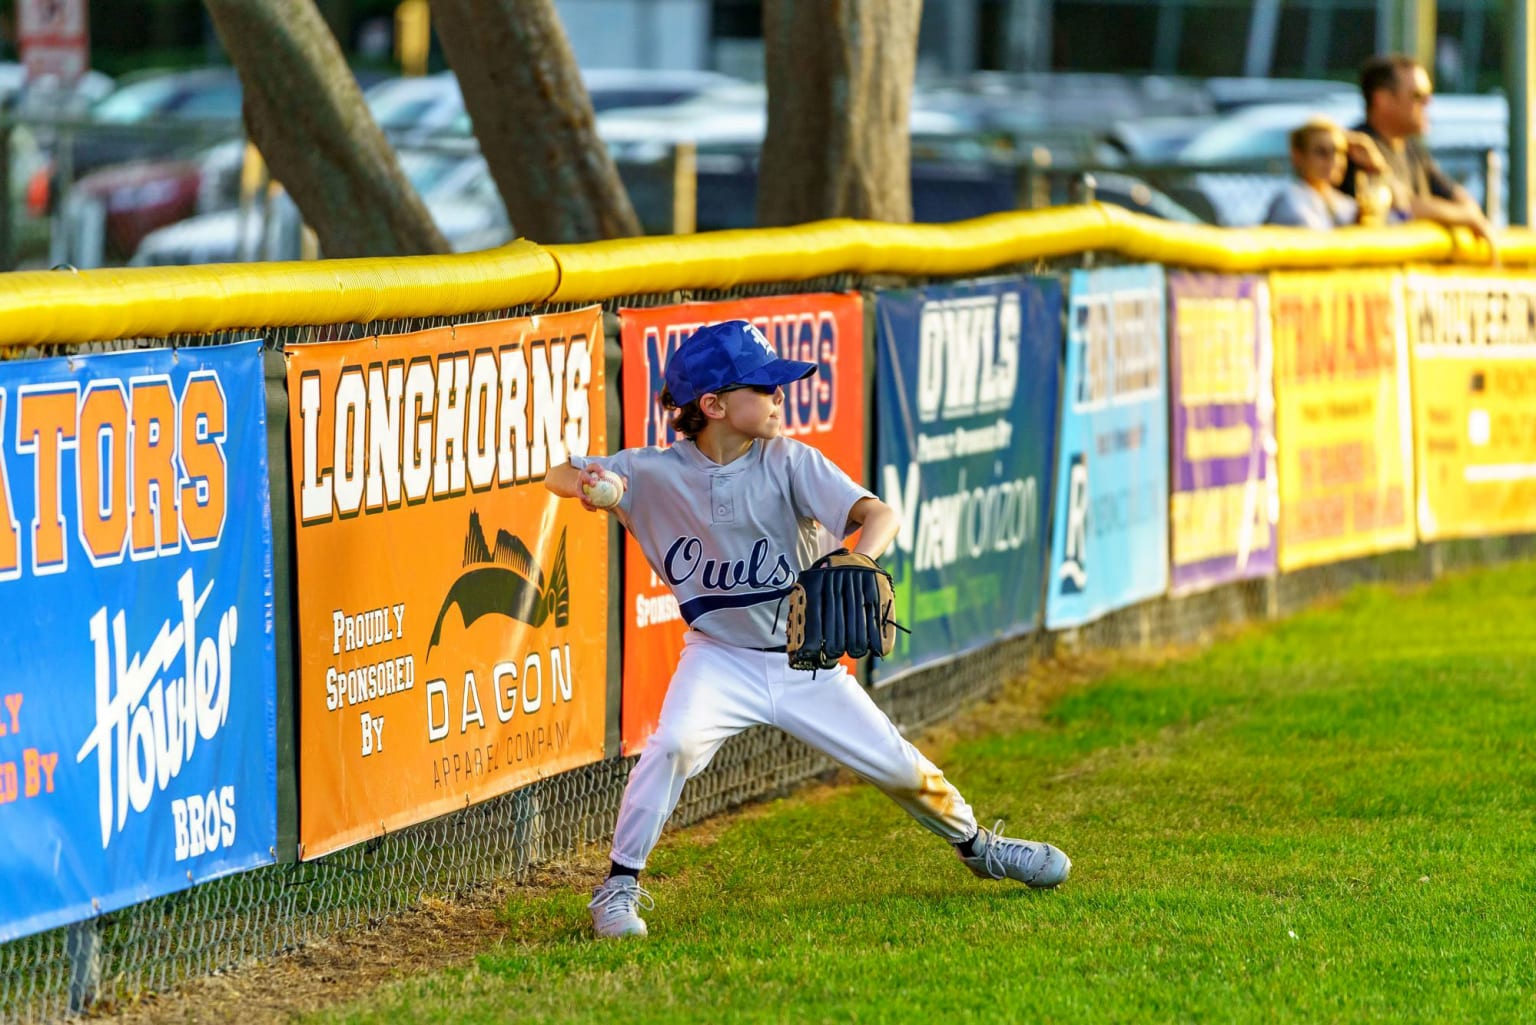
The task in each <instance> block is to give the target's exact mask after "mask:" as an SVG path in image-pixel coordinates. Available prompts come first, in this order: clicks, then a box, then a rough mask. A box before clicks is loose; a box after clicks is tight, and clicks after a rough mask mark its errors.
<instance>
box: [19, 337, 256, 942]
mask: <svg viewBox="0 0 1536 1025" xmlns="http://www.w3.org/2000/svg"><path fill="white" fill-rule="evenodd" d="M265 424H266V411H265V404H264V386H263V381H262V362H261V346H260V343H258V342H245V343H241V344H238V345H227V346H219V347H209V348H191V349H181V350H178V351H171V350H156V351H136V352H123V353H109V354H100V355H82V356H74V357H70V358H68V359H50V360H39V361H29V362H22V361H18V362H11V363H0V608H4V609H5V615H4V617H3V618H0V650H3V651H5V652H6V671H5V673H4V675H3V678H0V942H4V941H6V940H10V939H13V938H15V937H17V936H23V935H26V934H29V933H34V932H38V931H41V930H44V929H49V928H53V927H55V926H59V925H63V924H66V923H69V922H74V921H78V920H80V919H84V918H89V917H91V916H93V915H96V914H99V913H102V912H107V911H112V910H114V909H117V908H122V907H126V906H128V905H130V904H135V903H138V902H140V901H143V900H146V899H148V898H150V897H154V896H158V895H160V894H164V893H168V892H171V891H173V890H180V889H184V888H185V887H187V886H189V885H192V884H194V883H197V882H201V881H204V880H208V879H212V878H215V877H217V876H221V875H226V874H228V873H231V872H237V871H240V870H242V869H247V868H251V867H252V866H255V865H260V864H265V863H268V862H271V861H273V860H274V850H273V849H274V847H275V845H276V843H277V787H276V743H275V741H276V728H275V721H276V693H277V684H276V679H275V664H274V656H273V632H272V630H273V624H272V615H273V612H272V529H271V520H270V516H269V510H268V493H269V488H268V483H267V437H266V426H265Z"/></svg>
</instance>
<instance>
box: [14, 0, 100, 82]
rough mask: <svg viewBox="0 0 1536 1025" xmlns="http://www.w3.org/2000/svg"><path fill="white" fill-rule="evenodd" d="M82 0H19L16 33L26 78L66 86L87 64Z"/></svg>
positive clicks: (88, 53) (87, 37)
mask: <svg viewBox="0 0 1536 1025" xmlns="http://www.w3.org/2000/svg"><path fill="white" fill-rule="evenodd" d="M85 4H86V0H20V3H18V4H17V12H16V14H17V18H16V35H17V43H18V44H19V47H18V48H19V49H20V50H21V63H22V64H23V65H24V66H25V67H26V69H27V81H28V82H36V81H39V80H41V79H44V78H51V79H53V80H55V81H56V82H57V83H58V85H60V86H62V87H65V88H68V87H69V86H72V85H74V84H75V82H77V81H79V79H80V76H81V75H84V74H85V72H86V69H87V68H88V67H90V56H91V43H90V34H89V32H88V31H87V24H88V23H87V20H86V13H85Z"/></svg>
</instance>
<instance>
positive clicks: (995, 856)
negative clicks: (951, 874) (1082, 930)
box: [955, 819, 1072, 889]
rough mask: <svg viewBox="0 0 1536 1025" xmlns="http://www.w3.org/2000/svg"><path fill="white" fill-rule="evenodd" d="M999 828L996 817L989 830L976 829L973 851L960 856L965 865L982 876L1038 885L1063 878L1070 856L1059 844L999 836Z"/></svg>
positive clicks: (1000, 828)
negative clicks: (966, 855)
mask: <svg viewBox="0 0 1536 1025" xmlns="http://www.w3.org/2000/svg"><path fill="white" fill-rule="evenodd" d="M1002 829H1003V823H1002V820H1001V819H999V820H998V821H997V823H996V824H995V825H993V827H992V828H991V829H990V830H986V829H978V830H977V831H976V846H975V848H974V850H975V851H976V853H975V854H974V855H973V856H972V857H969V858H967V857H965V856H964V855H962V856H961V858H960V860H961V861H963V862H965V867H966V868H968V869H970V870H971V871H972V872H973V873H975V874H976V875H978V876H980V877H981V878H982V879H1016V880H1018V881H1019V882H1021V883H1023V884H1024V885H1025V886H1033V887H1036V888H1039V889H1045V888H1048V887H1051V886H1056V885H1058V884H1060V883H1062V882H1064V881H1065V880H1066V878H1067V875H1068V873H1070V872H1071V871H1072V859H1071V858H1069V857H1067V855H1066V853H1065V852H1063V851H1062V850H1061V849H1060V848H1059V847H1052V846H1051V845H1050V844H1048V843H1040V842H1039V841H1037V840H1015V839H1013V838H1012V837H1007V836H1003V835H1002ZM955 853H957V854H958V853H959V851H958V850H957V851H956V852H955Z"/></svg>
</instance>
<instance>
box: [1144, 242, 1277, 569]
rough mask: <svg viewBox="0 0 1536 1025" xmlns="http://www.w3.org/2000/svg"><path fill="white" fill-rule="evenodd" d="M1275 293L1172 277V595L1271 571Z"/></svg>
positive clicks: (1242, 282) (1214, 279) (1243, 281)
mask: <svg viewBox="0 0 1536 1025" xmlns="http://www.w3.org/2000/svg"><path fill="white" fill-rule="evenodd" d="M1272 364H1273V356H1272V352H1271V349H1270V344H1269V285H1268V283H1267V282H1265V280H1264V279H1263V278H1260V277H1229V276H1224V275H1217V274H1190V273H1183V272H1175V273H1173V274H1170V275H1169V276H1168V367H1169V374H1168V393H1169V405H1170V410H1171V413H1172V416H1171V420H1172V432H1173V433H1172V436H1171V437H1170V438H1169V445H1170V446H1171V447H1172V450H1173V464H1172V465H1173V471H1172V478H1171V480H1170V481H1169V485H1170V487H1171V489H1172V492H1173V494H1172V502H1171V508H1170V514H1169V515H1170V530H1169V533H1170V543H1171V547H1172V558H1171V581H1170V583H1171V585H1172V590H1173V591H1174V593H1187V592H1190V591H1195V590H1199V589H1200V588H1204V587H1213V586H1215V585H1217V584H1222V583H1226V582H1227V581H1229V580H1241V579H1244V578H1248V577H1260V576H1264V575H1266V574H1268V573H1273V572H1274V569H1275V518H1276V516H1277V515H1278V513H1279V507H1280V492H1279V483H1278V480H1277V473H1276V468H1275V393H1274V375H1273V370H1272Z"/></svg>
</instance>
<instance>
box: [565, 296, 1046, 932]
mask: <svg viewBox="0 0 1536 1025" xmlns="http://www.w3.org/2000/svg"><path fill="white" fill-rule="evenodd" d="M815 372H816V365H815V364H814V363H802V362H797V361H794V360H787V359H781V358H780V357H779V355H778V354H777V353H776V352H775V351H774V349H773V347H772V345H770V344H769V342H768V340H767V339H766V338H765V337H764V336H763V334H762V332H761V331H759V330H758V329H757V328H755V327H754V326H752V325H751V324H749V323H747V322H746V321H741V320H737V321H729V322H726V323H723V324H715V325H711V326H709V327H705V328H702V329H700V330H699V331H697V332H696V333H694V334H693V335H692V336H691V337H689V338H688V339H687V340H686V341H684V342H683V344H682V345H680V346H679V347H678V349H677V352H676V354H675V355H674V356H673V357H672V359H671V360H670V361H669V362H668V363H667V368H666V379H665V380H666V387H665V389H664V390H663V391H662V393H661V401H662V404H663V406H665V407H666V408H668V409H670V410H674V411H675V412H674V419H673V424H674V426H675V427H676V428H677V431H678V433H679V434H681V435H683V437H682V438H679V439H678V441H677V443H676V444H674V445H672V446H671V447H670V448H666V449H661V448H632V449H625V450H623V451H621V452H619V453H617V454H616V455H612V456H607V457H603V458H581V457H577V458H573V459H572V460H571V461H570V462H569V463H566V464H564V465H562V466H558V467H555V468H554V469H552V470H551V471H550V473H549V475H548V477H547V478H546V480H545V483H546V485H547V486H548V488H549V489H550V490H551V491H553V492H554V493H555V494H557V495H561V496H564V497H566V498H579V499H581V501H582V503H583V504H584V505H585V506H587V507H588V508H595V507H596V506H595V505H594V502H596V503H598V504H606V503H608V502H613V503H614V504H613V505H612V506H611V507H610V508H611V511H612V512H613V513H614V514H615V515H616V516H618V517H619V521H620V522H621V523H623V524H624V526H625V528H626V529H627V530H628V531H629V532H630V533H631V534H632V535H634V537H635V540H636V541H638V542H639V544H640V548H641V550H642V551H643V552H644V553H645V557H646V560H647V561H648V562H649V563H650V565H651V567H652V569H654V570H655V571H656V573H657V574H658V575H660V576H661V577H662V578H663V579H665V580H666V581H667V583H668V585H669V586H670V588H671V590H672V593H673V594H674V595H675V596H676V597H677V601H678V607H679V609H680V611H681V613H682V616H683V619H684V620H685V621H686V622H687V624H688V633H687V635H686V637H685V638H684V648H683V653H682V656H681V658H680V659H679V660H678V664H677V669H676V671H675V672H674V673H673V675H672V681H671V683H670V685H669V688H668V690H667V696H666V699H665V701H664V702H663V704H662V709H661V719H660V722H659V724H658V726H657V729H656V733H655V734H654V735H653V736H652V737H651V739H650V742H649V743H648V744H647V745H646V748H645V750H644V752H643V753H642V754H641V756H640V760H639V762H638V763H637V764H636V765H635V767H634V769H633V771H632V772H631V773H630V775H629V783H628V785H627V786H626V787H625V790H624V797H623V800H622V802H621V804H620V806H619V817H618V823H617V825H616V827H615V829H614V837H613V853H612V869H611V871H610V874H609V876H608V878H607V880H606V881H604V882H603V883H602V885H600V886H598V887H597V888H596V890H595V891H594V892H593V896H592V902H591V904H590V905H589V908H590V910H591V912H592V928H593V930H594V931H595V932H596V934H597V935H598V936H601V937H619V936H644V935H645V934H646V925H645V921H644V920H643V919H642V918H641V917H640V911H641V910H642V909H644V910H650V909H651V908H652V907H653V906H654V905H653V902H652V900H651V896H650V894H649V893H647V892H646V891H645V890H644V889H642V888H641V887H640V885H639V882H638V877H639V873H640V870H641V869H643V868H644V867H645V862H646V857H647V856H648V855H649V854H650V852H651V848H653V847H654V846H655V845H656V842H657V840H658V838H659V837H660V836H661V829H662V826H663V825H664V824H665V823H666V821H667V819H668V817H669V816H670V815H671V814H672V810H673V809H674V808H675V807H676V806H677V801H678V797H679V796H680V795H681V794H682V790H683V784H684V782H686V781H687V780H688V779H689V778H690V777H692V776H694V775H696V774H697V773H699V772H701V771H702V770H703V769H704V767H705V766H706V765H708V764H709V761H710V759H711V758H712V757H713V756H714V754H715V752H716V751H718V750H719V749H720V746H721V744H723V743H724V742H725V741H726V740H727V739H728V738H730V737H731V736H733V735H735V734H737V733H740V732H741V731H743V730H745V729H747V728H749V727H751V726H756V725H759V724H769V725H772V726H776V727H778V728H779V729H781V730H784V731H785V732H786V733H788V734H790V735H791V736H794V737H797V738H799V739H800V740H802V741H804V742H805V743H807V744H809V745H810V746H811V747H813V748H815V749H816V750H818V751H821V752H823V753H825V754H827V755H829V756H831V757H832V758H834V759H836V760H837V761H838V762H839V763H841V764H842V765H845V766H847V767H848V768H849V769H850V770H852V771H853V772H854V773H855V774H857V775H858V776H860V777H861V778H863V779H865V780H868V781H869V782H871V783H873V784H874V785H875V786H877V787H879V788H880V789H881V790H882V791H884V792H885V793H886V794H887V795H889V796H890V797H891V798H892V799H893V800H894V801H895V802H896V803H897V804H899V805H900V806H901V807H902V808H903V809H904V810H905V811H906V812H907V813H908V814H909V815H911V816H912V817H913V818H914V819H916V820H917V821H918V823H919V824H920V825H922V826H923V827H924V828H926V829H928V830H930V831H931V832H934V833H937V834H938V835H939V836H941V837H943V838H944V840H945V841H946V842H948V843H950V844H952V845H954V847H955V850H956V852H957V853H958V854H959V855H960V859H961V860H962V861H963V862H964V863H965V865H966V867H968V868H969V869H970V870H971V871H972V872H974V873H975V874H976V875H978V876H981V877H983V878H990V879H1014V880H1017V881H1019V882H1021V883H1025V884H1027V885H1029V886H1035V887H1049V886H1055V885H1056V884H1058V883H1060V882H1061V881H1062V880H1064V879H1066V878H1067V873H1068V871H1069V870H1070V869H1071V867H1072V863H1071V861H1070V860H1069V859H1068V858H1067V856H1066V855H1065V854H1064V853H1062V852H1061V851H1060V850H1058V849H1057V848H1055V847H1053V846H1051V845H1050V844H1046V843H1036V842H1032V841H1025V840H1015V839H1011V838H1009V837H1005V836H1002V835H1001V834H1000V833H998V832H995V831H993V830H986V829H981V828H979V827H978V825H977V823H976V817H975V815H973V814H972V812H971V808H970V806H969V805H968V804H966V802H965V798H963V797H961V796H960V793H959V791H957V790H956V789H955V788H954V787H953V786H952V785H951V784H950V783H949V781H948V780H947V779H945V778H944V774H943V773H942V772H940V771H939V770H938V769H937V768H936V767H935V766H934V765H933V763H932V762H930V761H929V760H928V759H927V758H925V757H923V755H922V754H921V753H920V752H919V751H918V750H917V749H916V748H915V747H913V746H912V745H911V744H909V743H908V742H907V741H906V740H905V739H903V738H902V736H901V734H900V733H899V732H897V730H896V727H895V725H893V724H892V723H891V721H890V719H888V718H887V717H886V715H885V713H884V712H882V711H881V710H880V709H879V707H878V706H877V705H876V704H875V703H874V701H873V700H871V698H870V696H869V694H868V693H866V692H865V690H864V688H863V687H861V686H860V685H859V683H858V681H857V680H856V679H855V678H854V677H853V676H852V675H850V674H849V673H848V672H846V671H845V670H844V669H843V668H842V667H841V666H839V667H837V668H834V669H831V670H821V671H819V672H816V673H815V674H814V675H813V674H812V673H811V672H805V671H799V670H795V669H791V668H790V667H789V663H788V658H787V656H786V654H785V648H784V626H783V618H782V617H781V616H780V615H779V614H778V613H779V608H778V607H779V605H780V601H781V599H782V598H783V597H784V596H785V595H786V594H787V593H788V591H789V589H790V585H792V584H793V583H794V582H795V579H796V577H797V576H798V575H799V573H800V572H801V571H802V570H804V569H805V568H806V567H808V566H810V565H811V563H812V562H814V561H815V560H816V559H817V558H818V557H819V556H820V555H822V554H823V553H824V552H825V551H826V550H827V549H829V548H831V547H835V546H836V544H837V543H838V540H839V539H841V538H843V537H845V536H847V535H849V534H851V533H853V532H854V531H855V530H860V529H862V533H861V534H860V537H859V541H858V545H857V548H856V549H855V551H858V552H862V553H864V554H866V555H868V556H870V557H871V558H878V557H879V556H880V554H881V553H883V552H884V551H885V549H886V547H887V546H888V545H889V544H890V543H891V541H892V540H893V539H894V538H895V536H896V533H897V530H898V525H899V524H898V520H897V517H896V514H895V512H894V511H893V510H892V509H891V507H890V506H888V505H886V504H885V503H883V502H881V501H880V500H879V499H878V498H876V497H875V496H874V495H873V494H871V493H870V492H869V491H867V490H865V489H864V488H862V487H860V486H859V485H858V484H855V483H854V482H853V481H852V480H850V479H849V478H848V476H847V475H846V474H844V473H843V471H842V470H840V469H838V468H837V467H836V466H835V465H833V464H832V463H831V462H830V461H829V460H828V459H827V458H826V457H825V456H823V455H822V454H821V453H820V452H818V451H817V450H816V449H814V448H811V447H810V446H808V445H805V444H802V443H800V442H798V441H793V440H790V439H788V438H785V437H783V436H782V431H783V426H784V422H783V409H784V386H785V385H789V384H791V383H793V382H795V381H799V380H801V379H802V378H806V377H809V376H810V375H812V374H814V373H815ZM612 475H617V477H618V480H614V479H613V476H612ZM605 479H607V480H608V481H609V482H610V484H618V485H620V487H618V488H617V489H612V490H609V492H608V493H607V494H604V493H603V490H602V486H600V485H601V482H602V481H604V480H605ZM589 488H590V489H593V490H591V491H590V492H588V491H587V489H589ZM818 525H819V527H821V528H825V531H823V530H821V529H819V527H818ZM828 532H830V533H828ZM1000 827H1001V823H999V824H998V826H997V827H994V829H997V828H1000Z"/></svg>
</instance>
